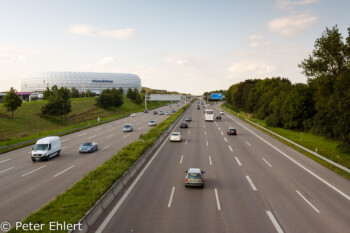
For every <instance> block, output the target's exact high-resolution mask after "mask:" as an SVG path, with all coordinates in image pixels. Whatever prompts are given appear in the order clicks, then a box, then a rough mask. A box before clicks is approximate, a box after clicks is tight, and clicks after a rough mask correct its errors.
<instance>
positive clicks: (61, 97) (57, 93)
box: [41, 85, 72, 120]
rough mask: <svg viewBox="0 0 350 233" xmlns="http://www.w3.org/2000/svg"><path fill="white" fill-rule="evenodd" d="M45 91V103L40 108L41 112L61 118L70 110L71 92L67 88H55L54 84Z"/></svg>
mask: <svg viewBox="0 0 350 233" xmlns="http://www.w3.org/2000/svg"><path fill="white" fill-rule="evenodd" d="M45 92H46V93H44V95H46V96H45V97H46V99H47V104H46V105H44V106H43V107H42V108H41V113H42V114H44V115H51V116H60V117H61V120H62V118H63V116H67V115H68V114H69V113H70V112H71V111H72V104H71V101H70V98H71V92H70V90H69V89H68V88H66V87H61V88H57V86H56V85H54V86H53V87H52V88H51V90H49V89H47V90H46V91H45Z"/></svg>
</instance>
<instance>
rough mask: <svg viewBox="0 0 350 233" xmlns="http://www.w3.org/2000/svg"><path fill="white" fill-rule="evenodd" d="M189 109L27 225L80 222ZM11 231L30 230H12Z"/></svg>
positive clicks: (99, 169) (128, 148) (155, 129)
mask: <svg viewBox="0 0 350 233" xmlns="http://www.w3.org/2000/svg"><path fill="white" fill-rule="evenodd" d="M186 108H187V107H183V108H182V109H180V110H178V111H177V112H175V113H174V114H173V115H171V116H170V117H169V118H168V119H166V120H165V121H163V122H162V123H160V124H158V125H157V126H155V127H153V128H152V129H151V130H150V131H149V132H148V133H146V134H145V135H141V136H140V138H139V140H138V141H136V142H133V143H131V144H129V145H128V146H126V147H124V148H123V149H122V150H120V151H119V152H118V154H117V155H114V156H113V157H112V158H111V159H110V160H108V161H106V162H105V163H104V164H102V165H101V166H99V167H97V168H96V169H95V170H93V171H90V172H89V173H88V174H87V175H86V176H85V177H84V178H83V179H82V180H81V181H79V182H77V183H76V184H74V185H73V186H72V187H71V188H69V189H68V190H67V191H66V192H65V193H63V194H60V195H58V196H57V197H56V198H55V199H54V200H53V201H51V202H50V203H49V204H47V205H46V206H44V207H43V208H41V209H40V210H39V211H37V212H35V213H33V214H31V215H30V216H29V217H27V218H26V219H25V220H24V221H23V223H28V224H29V223H33V224H34V223H42V224H45V226H44V228H43V231H42V232H50V231H49V223H50V222H59V223H64V222H66V223H77V222H78V221H79V220H80V219H81V218H82V217H83V216H84V215H85V213H86V212H87V211H88V210H90V209H91V207H92V206H93V205H94V204H95V203H96V202H97V201H98V200H99V199H100V198H101V196H102V195H103V194H104V193H105V192H106V191H107V190H108V189H109V188H110V187H111V186H112V185H113V184H114V183H115V182H116V181H117V180H118V179H119V178H120V177H121V176H122V175H123V174H124V172H126V171H127V170H128V169H129V168H130V167H131V166H132V165H133V164H134V162H135V161H136V160H137V159H138V158H139V157H140V156H141V155H142V154H143V153H144V152H145V151H146V150H147V149H148V148H149V147H150V146H152V145H153V143H154V142H155V141H156V140H157V139H158V137H159V136H160V135H161V134H162V133H163V132H164V130H166V129H167V128H168V127H169V126H170V125H171V124H172V123H173V122H174V121H175V120H176V119H177V118H178V117H179V116H180V115H181V113H182V112H183V111H184V110H185V109H186ZM10 232H27V231H24V230H15V229H12V230H11V231H10ZM55 232H67V231H55Z"/></svg>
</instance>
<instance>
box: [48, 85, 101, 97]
mask: <svg viewBox="0 0 350 233" xmlns="http://www.w3.org/2000/svg"><path fill="white" fill-rule="evenodd" d="M53 87H55V89H52V88H53ZM53 87H52V88H51V89H49V88H48V87H47V88H46V90H45V91H44V92H43V99H44V100H48V99H49V97H50V96H51V95H52V94H53V92H55V91H56V89H57V86H53ZM67 90H68V92H69V97H70V98H81V97H94V96H95V95H96V94H95V93H94V92H92V91H90V90H86V91H85V92H81V93H80V92H79V91H78V89H77V88H75V87H72V88H71V89H70V90H69V89H67Z"/></svg>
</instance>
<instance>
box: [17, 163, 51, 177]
mask: <svg viewBox="0 0 350 233" xmlns="http://www.w3.org/2000/svg"><path fill="white" fill-rule="evenodd" d="M44 167H46V165H44V166H41V167H39V168H37V169H35V170H33V171H30V172H28V173H26V174H23V175H21V177H24V176H26V175H29V174H31V173H33V172H36V171H37V170H40V169H41V168H44Z"/></svg>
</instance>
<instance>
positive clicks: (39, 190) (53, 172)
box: [0, 103, 184, 226]
mask: <svg viewBox="0 0 350 233" xmlns="http://www.w3.org/2000/svg"><path fill="white" fill-rule="evenodd" d="M183 106H184V104H183V103H180V104H179V106H177V105H176V104H173V105H172V106H171V107H172V108H174V109H179V108H181V107H183ZM160 109H161V110H163V111H171V108H170V107H168V106H164V107H161V108H158V109H157V110H160ZM166 118H167V116H166V115H153V114H152V111H150V112H149V113H148V114H146V113H138V114H137V116H136V117H128V118H124V119H120V120H117V121H113V122H110V123H107V124H103V125H99V126H96V127H92V128H89V129H86V130H82V131H79V132H76V133H73V134H69V135H65V136H63V137H61V142H62V151H61V155H60V156H59V157H55V158H52V159H51V160H49V161H43V162H35V163H33V162H32V160H31V155H30V154H31V148H32V146H29V147H25V148H22V149H19V150H16V151H12V152H9V153H6V154H1V155H0V223H1V222H2V221H8V222H9V223H10V224H11V225H12V226H14V223H15V222H16V221H21V220H23V219H24V218H26V217H27V216H28V215H29V214H31V213H32V212H34V211H36V210H38V209H40V208H41V207H42V206H43V205H45V204H46V203H48V202H49V201H50V200H52V199H54V198H55V197H56V196H57V194H60V193H63V192H64V191H65V190H66V189H67V188H69V187H70V186H72V185H73V184H75V183H76V182H77V181H79V180H81V179H82V178H83V177H84V175H85V174H87V173H88V172H89V171H90V170H92V169H94V168H96V167H97V166H99V165H101V164H102V163H104V162H105V161H106V160H108V159H110V158H111V157H112V156H113V155H114V154H116V153H117V152H118V151H119V150H120V149H122V148H123V147H124V146H126V145H128V144H130V143H131V142H133V141H136V140H137V139H138V138H139V136H140V134H141V133H143V134H145V133H146V132H148V130H149V129H150V127H149V126H148V122H149V121H150V120H156V122H157V123H160V122H161V121H163V120H164V119H166ZM125 123H131V124H133V128H134V131H133V132H131V133H123V125H124V124H125ZM87 141H95V142H97V143H98V145H99V150H98V151H96V152H94V153H91V154H79V153H78V149H79V146H80V145H81V144H82V143H84V142H87Z"/></svg>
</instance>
